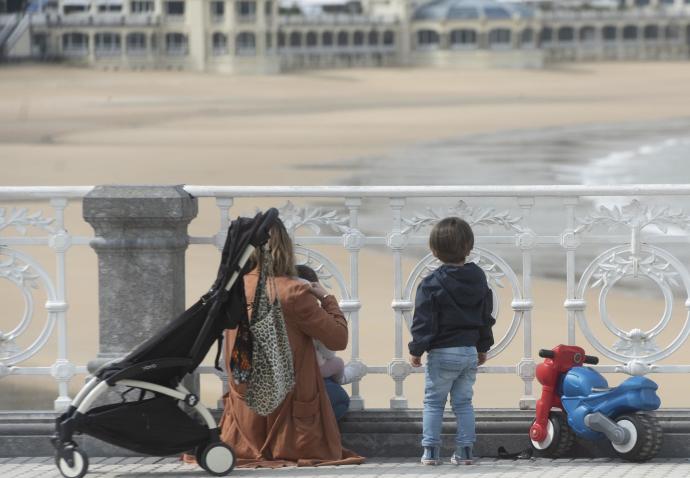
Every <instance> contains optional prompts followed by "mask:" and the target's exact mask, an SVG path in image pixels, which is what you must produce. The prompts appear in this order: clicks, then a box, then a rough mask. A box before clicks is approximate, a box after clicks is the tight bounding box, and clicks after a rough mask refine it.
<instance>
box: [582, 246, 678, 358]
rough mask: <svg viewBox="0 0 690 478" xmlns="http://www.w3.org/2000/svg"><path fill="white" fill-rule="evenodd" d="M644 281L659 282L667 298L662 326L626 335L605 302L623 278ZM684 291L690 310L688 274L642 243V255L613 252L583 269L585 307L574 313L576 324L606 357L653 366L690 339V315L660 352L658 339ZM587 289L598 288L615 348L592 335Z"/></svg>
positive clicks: (620, 250) (602, 317) (627, 250)
mask: <svg viewBox="0 0 690 478" xmlns="http://www.w3.org/2000/svg"><path fill="white" fill-rule="evenodd" d="M629 277H646V278H648V279H650V280H651V281H652V282H653V283H655V284H656V285H657V286H658V287H659V289H661V292H662V294H663V296H664V302H665V304H664V312H663V314H662V316H661V318H660V319H659V321H658V323H657V324H656V325H655V326H654V327H652V328H650V329H649V330H641V329H639V328H634V329H631V330H628V331H626V330H622V329H621V328H620V327H618V326H617V325H616V324H615V323H614V322H613V321H612V319H611V317H610V315H609V312H608V308H607V306H606V299H607V297H608V294H609V292H610V291H611V289H612V288H613V287H614V286H615V285H616V284H617V283H618V282H619V281H621V280H622V279H624V278H629ZM674 287H679V288H681V289H684V291H685V301H686V302H685V304H686V308H689V309H690V301H689V300H688V299H690V273H688V270H687V268H686V267H685V266H684V265H683V264H682V263H681V262H680V261H679V260H678V259H677V258H676V257H675V256H673V255H672V254H671V253H669V252H668V251H666V250H664V249H661V248H659V247H656V246H653V245H648V244H641V245H640V246H639V252H638V253H637V254H635V253H633V252H632V250H631V247H630V246H629V245H622V246H616V247H612V248H611V249H608V250H607V251H604V252H603V253H601V254H600V255H599V256H598V257H597V258H595V259H594V260H593V261H592V262H591V263H590V264H589V265H588V266H587V268H586V269H585V271H584V272H583V274H582V277H581V278H580V282H579V284H578V287H577V291H576V297H575V299H576V302H579V303H580V304H582V305H581V306H580V307H577V308H575V314H576V317H577V321H578V324H579V325H580V328H581V329H582V332H583V334H584V335H585V337H586V338H587V340H589V342H590V343H591V344H592V345H593V346H594V348H596V349H597V350H598V351H599V352H600V353H601V354H603V355H604V356H606V357H608V358H610V359H612V360H615V361H618V362H621V363H629V362H631V361H640V362H645V363H653V362H656V361H658V360H662V359H665V358H667V357H669V356H670V355H671V354H673V353H674V352H675V351H676V350H678V348H679V347H681V346H682V345H683V344H684V343H685V342H686V340H687V339H688V336H690V312H689V313H688V314H687V315H686V319H685V324H684V325H683V327H682V329H681V331H680V333H679V334H678V335H677V336H676V337H675V338H674V339H673V341H671V343H670V344H669V345H668V346H667V347H665V348H661V347H660V346H658V345H657V344H656V343H655V341H654V338H655V337H657V336H658V335H659V334H660V333H661V332H662V331H663V330H664V329H666V327H667V326H668V325H669V324H670V322H671V319H672V312H673V299H674V292H673V288H674ZM588 288H600V291H599V300H598V308H599V318H600V320H601V321H602V322H603V323H604V325H605V326H606V328H607V329H608V330H609V331H610V332H611V333H612V334H613V335H615V336H616V337H618V339H619V340H618V342H616V343H615V344H614V345H612V346H611V347H607V346H606V345H604V344H603V343H602V342H601V341H600V340H599V339H598V338H597V337H596V336H595V335H594V334H593V333H592V331H591V329H590V328H589V324H588V321H587V315H586V314H585V301H584V296H585V292H586V291H587V289H588Z"/></svg>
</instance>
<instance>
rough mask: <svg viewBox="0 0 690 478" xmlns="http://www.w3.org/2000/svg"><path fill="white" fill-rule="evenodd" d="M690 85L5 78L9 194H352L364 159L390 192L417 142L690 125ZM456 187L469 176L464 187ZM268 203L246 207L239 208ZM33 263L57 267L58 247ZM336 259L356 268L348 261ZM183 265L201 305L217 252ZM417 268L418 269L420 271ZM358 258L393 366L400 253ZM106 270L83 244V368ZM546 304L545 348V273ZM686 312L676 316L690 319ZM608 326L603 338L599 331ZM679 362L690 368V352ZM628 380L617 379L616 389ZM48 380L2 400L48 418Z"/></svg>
mask: <svg viewBox="0 0 690 478" xmlns="http://www.w3.org/2000/svg"><path fill="white" fill-rule="evenodd" d="M688 84H690V64H687V63H655V64H642V63H636V64H615V65H609V64H597V65H578V66H572V67H567V68H563V69H558V70H544V71H512V70H511V71H503V70H492V71H468V72H462V71H443V70H351V71H337V72H318V73H313V74H301V75H284V76H273V77H225V76H214V75H200V74H194V73H167V72H146V73H131V72H98V71H91V70H80V69H72V68H62V67H43V66H41V67H36V66H23V67H11V68H10V67H5V68H2V69H0V166H1V167H2V175H1V176H0V184H1V185H5V186H10V185H11V186H19V185H91V184H103V183H186V184H199V185H203V184H216V185H281V184H283V185H299V184H301V185H322V184H324V185H325V184H342V183H348V181H350V183H354V182H355V181H356V176H353V174H352V173H353V170H354V169H355V167H354V166H353V164H354V163H353V161H354V162H355V163H358V162H360V163H361V161H362V158H370V160H374V161H375V160H376V158H384V159H381V161H390V164H386V168H388V169H389V170H390V175H389V176H387V179H388V180H387V181H386V183H388V184H391V183H392V184H406V183H409V182H410V181H412V180H413V179H414V178H412V180H411V179H410V178H409V176H403V177H401V176H399V175H396V163H395V161H394V160H390V159H386V158H390V157H391V153H393V152H395V151H405V150H406V149H408V148H411V147H414V146H415V145H417V144H419V143H420V142H432V141H444V140H448V139H449V138H450V139H453V138H458V137H461V136H463V135H467V134H480V133H481V134H494V133H497V132H501V131H506V130H516V129H523V130H535V129H543V128H558V127H567V126H568V127H569V126H573V125H589V124H592V123H597V124H604V125H605V124H609V123H620V122H629V121H637V122H652V121H657V120H668V119H673V118H681V119H682V118H686V117H688V116H690V107H688V105H690V90H688V88H687V85H688ZM419 151H420V155H423V154H424V150H423V149H419ZM393 157H394V155H393ZM420 159H422V160H423V159H425V158H424V157H421V158H420ZM503 159H504V162H505V170H506V171H508V172H509V171H511V170H513V169H516V168H519V167H520V164H514V163H512V162H511V158H510V157H506V158H503ZM558 159H559V158H554V161H557V160H558ZM473 166H474V165H473ZM583 166H584V165H583ZM452 167H453V165H452V164H451V165H449V168H452ZM463 167H467V165H466V164H464V163H463V162H462V160H461V159H459V160H458V162H457V166H456V169H454V171H462V168H463ZM477 167H479V166H477ZM377 169H378V170H380V169H381V168H380V167H378V166H377ZM384 170H385V169H384ZM359 172H360V174H361V171H359ZM507 174H509V173H507ZM499 180H500V178H497V181H496V182H499ZM614 180H615V178H614ZM442 182H443V181H442V180H439V183H442ZM529 182H530V181H526V182H525V183H529ZM555 182H560V181H559V180H558V179H557V180H556V181H555ZM564 182H567V181H564ZM452 183H462V179H457V177H456V178H454V179H453V182H452ZM268 204H270V203H269V202H268V201H257V202H255V203H250V202H248V201H238V204H237V207H236V208H235V209H234V213H239V212H243V211H244V212H251V211H252V210H253V207H254V206H258V207H265V206H267V205H268ZM281 204H282V202H281ZM3 206H6V205H3ZM43 208H44V210H45V209H47V208H46V207H43ZM80 217H81V211H80V208H79V205H78V204H74V205H72V206H71V207H70V209H68V214H67V221H68V225H69V229H70V232H72V233H74V234H83V235H90V234H91V231H90V229H89V227H88V225H85V224H84V223H83V221H82V220H81V218H80ZM217 224H218V220H217V212H216V210H215V207H214V204H213V202H212V201H202V202H201V211H200V214H199V218H198V219H196V220H195V221H194V223H193V224H192V226H191V233H192V234H194V235H212V234H213V233H215V231H216V228H217ZM34 251H35V250H34ZM35 254H36V257H37V258H38V259H39V260H40V261H41V262H42V263H43V264H44V265H45V267H46V268H48V269H49V270H53V269H52V268H53V267H54V265H53V264H54V258H53V257H52V256H51V255H50V253H49V251H40V252H36V253H35ZM334 257H335V260H336V261H337V262H338V263H339V264H341V265H342V267H343V270H347V269H346V266H345V264H346V262H345V257H344V255H343V254H342V252H338V253H337V254H335V255H334ZM187 259H188V270H187V299H188V300H187V302H188V303H192V302H193V301H194V300H195V299H196V298H197V297H198V296H199V295H200V294H201V293H203V292H204V291H205V290H206V288H207V287H208V285H209V284H210V282H211V279H212V277H211V276H212V275H213V273H214V272H215V267H216V261H217V253H216V251H215V250H214V249H213V248H211V247H205V246H192V247H191V248H190V250H189V252H188V254H187ZM413 262H414V261H413V259H412V258H411V257H410V258H407V259H406V270H407V271H408V272H409V270H411V268H412V266H413ZM361 264H362V265H361V266H360V270H361V285H360V290H361V291H362V293H361V298H362V303H363V308H362V311H361V319H360V322H361V338H362V339H361V340H362V342H361V350H362V354H361V355H362V358H363V360H364V361H365V362H366V363H367V364H369V365H386V364H387V363H388V362H389V361H390V359H391V358H392V357H393V350H394V348H393V344H394V328H393V323H394V321H393V314H392V311H391V309H390V302H391V297H392V296H391V294H392V277H393V275H392V258H391V257H390V256H389V255H386V254H385V253H381V252H380V251H375V250H366V251H364V252H363V253H362V256H361ZM96 277H97V276H96V260H95V254H94V253H93V252H92V251H91V250H90V249H89V248H88V247H75V248H73V249H72V250H70V252H69V256H68V301H69V303H70V311H69V326H70V358H71V359H72V360H73V361H75V362H76V363H79V364H84V363H86V361H88V360H89V359H91V358H92V357H93V356H94V355H95V353H96V348H97V314H98V307H97V284H96V282H97V281H96ZM534 296H535V310H534V317H533V324H534V336H535V337H534V341H533V351H534V352H536V350H537V349H538V348H540V347H544V346H547V347H549V346H552V345H555V344H556V343H558V342H562V341H565V339H566V330H567V329H566V315H565V312H564V310H563V307H562V304H563V299H564V297H565V287H564V284H563V282H562V281H558V280H547V279H537V280H536V281H535V284H534ZM0 297H2V302H3V311H4V312H5V313H4V314H2V316H1V317H0V329H2V330H7V329H8V328H9V327H11V326H13V325H14V324H15V323H16V321H17V320H18V317H20V316H21V311H22V310H23V304H22V302H21V300H20V297H19V295H18V294H16V291H14V290H13V289H12V287H10V286H9V285H8V284H6V281H2V282H0ZM502 300H503V302H504V304H503V307H502V310H503V315H502V316H501V317H500V318H499V324H498V325H497V330H496V335H497V336H499V337H500V336H502V335H503V333H504V332H505V331H506V330H507V328H508V323H509V320H510V317H508V316H507V315H506V313H505V312H506V311H507V310H509V298H508V297H503V299H502ZM38 303H39V304H40V303H41V301H40V300H38ZM609 303H610V307H611V308H612V311H613V313H614V314H615V317H616V320H617V321H619V323H620V324H621V325H622V326H625V327H628V328H630V327H633V326H639V325H637V324H639V323H641V322H642V323H644V324H645V325H647V326H651V325H653V323H654V322H655V321H654V320H653V318H654V317H657V316H658V315H659V314H660V312H661V309H662V307H661V305H660V302H659V300H658V294H657V295H653V294H652V295H650V296H641V295H639V294H630V293H629V292H625V291H621V292H616V293H614V294H612V295H611V296H610V302H609ZM675 310H676V314H680V313H681V312H680V311H679V308H676V309H675ZM41 320H42V316H41V314H40V311H39V312H37V314H36V322H37V323H36V324H34V325H33V326H32V327H31V328H30V332H31V333H34V334H35V333H37V331H38V328H39V327H40V325H41V324H40V322H41ZM674 320H675V322H674V323H676V324H679V323H680V321H681V320H682V317H681V315H677V317H675V319H674ZM602 329H603V328H598V331H599V332H600V333H601V334H602V336H603V334H604V332H603V330H602ZM678 330H679V326H678V327H677V328H676V329H674V330H671V331H669V332H668V334H667V335H668V336H667V335H664V336H663V337H661V338H660V340H659V342H660V344H664V343H666V342H667V341H668V339H669V337H670V336H671V335H673V332H675V333H677V331H678ZM34 336H35V335H34ZM579 340H582V339H581V336H579ZM607 340H608V342H607V343H613V342H614V341H615V340H614V338H613V337H609V338H608V339H607ZM405 341H407V338H406V339H405ZM665 341H666V342H665ZM522 352H523V347H522V334H521V332H519V333H518V335H517V337H516V339H515V341H514V342H513V343H512V345H511V346H510V347H509V348H508V349H507V350H506V351H505V352H504V354H502V355H501V356H500V357H498V358H496V359H495V360H494V361H493V364H495V365H514V364H515V363H517V361H518V360H519V359H520V357H522ZM54 354H55V344H54V341H51V343H50V344H49V345H48V346H46V349H45V350H44V351H43V352H42V353H41V354H40V355H38V356H36V357H34V358H32V359H30V360H29V361H28V362H27V364H31V365H38V364H40V365H50V364H51V362H52V360H53V357H54V356H55V355H54ZM346 356H348V355H346ZM669 363H690V344H686V345H685V346H684V347H683V348H682V350H681V351H679V352H678V353H677V354H676V355H675V356H674V357H673V359H672V360H669ZM653 377H654V378H655V379H658V381H659V382H660V384H661V395H662V399H663V403H664V406H674V407H678V406H685V407H687V406H690V402H688V399H687V393H685V394H683V391H685V392H687V381H686V380H685V377H679V376H674V375H667V376H659V375H655V376H653ZM622 378H623V377H622V376H617V377H614V382H615V381H617V380H620V379H622ZM78 382H79V379H77V380H75V381H74V387H73V388H76V387H77V386H78ZM206 382H209V383H212V379H208V380H206ZM50 383H51V382H50V381H49V380H43V379H35V378H29V377H12V378H6V379H3V380H2V381H0V408H7V407H8V405H9V406H14V407H21V408H34V407H39V408H49V407H50V405H51V401H50V399H47V398H46V395H45V393H44V392H41V391H42V390H44V389H45V388H46V387H47V386H49V384H50ZM213 387H214V388H211V386H209V387H206V391H205V394H204V400H205V401H206V402H208V403H213V401H214V400H215V398H216V396H215V395H216V393H215V392H214V389H215V388H216V387H215V386H213ZM535 388H536V389H538V387H535ZM39 392H40V393H39ZM362 392H363V395H364V397H365V400H366V405H367V406H370V407H380V406H387V403H388V399H389V398H390V397H391V396H392V395H393V383H392V381H391V380H390V379H389V378H387V377H385V376H368V377H366V378H365V379H364V381H363V384H362ZM421 392H422V380H421V377H420V376H415V377H413V378H411V379H409V380H408V381H407V383H406V393H407V394H408V397H409V399H410V405H411V406H420V404H421ZM521 395H522V387H521V381H520V380H519V379H518V378H517V377H514V376H503V375H501V376H488V375H482V376H480V378H479V384H478V386H477V394H476V405H477V406H478V407H494V406H505V407H510V406H515V405H516V404H517V401H518V399H519V398H520V397H521Z"/></svg>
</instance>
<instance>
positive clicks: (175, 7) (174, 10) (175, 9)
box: [165, 0, 184, 16]
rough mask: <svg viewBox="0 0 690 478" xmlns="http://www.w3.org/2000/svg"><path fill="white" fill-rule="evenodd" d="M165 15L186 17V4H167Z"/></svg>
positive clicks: (179, 2) (174, 2) (174, 0)
mask: <svg viewBox="0 0 690 478" xmlns="http://www.w3.org/2000/svg"><path fill="white" fill-rule="evenodd" d="M165 14H166V15H170V16H175V15H184V2H181V1H179V0H170V1H167V2H165Z"/></svg>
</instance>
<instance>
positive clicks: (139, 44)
mask: <svg viewBox="0 0 690 478" xmlns="http://www.w3.org/2000/svg"><path fill="white" fill-rule="evenodd" d="M145 51H146V34H145V33H129V34H128V35H127V52H128V53H144V52H145Z"/></svg>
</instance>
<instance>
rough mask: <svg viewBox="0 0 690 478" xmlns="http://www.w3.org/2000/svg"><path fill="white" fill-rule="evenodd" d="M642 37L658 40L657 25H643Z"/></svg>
mask: <svg viewBox="0 0 690 478" xmlns="http://www.w3.org/2000/svg"><path fill="white" fill-rule="evenodd" d="M644 39H645V40H658V39H659V27H658V26H656V25H646V26H645V27H644Z"/></svg>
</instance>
